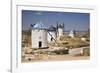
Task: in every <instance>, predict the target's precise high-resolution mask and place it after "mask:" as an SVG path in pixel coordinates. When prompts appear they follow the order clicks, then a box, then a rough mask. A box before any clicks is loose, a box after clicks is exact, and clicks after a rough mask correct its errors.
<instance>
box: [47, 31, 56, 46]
mask: <svg viewBox="0 0 100 73" xmlns="http://www.w3.org/2000/svg"><path fill="white" fill-rule="evenodd" d="M47 32H48V31H47ZM48 33H49V32H48ZM49 35H50V36H51V37H52V38H53V36H52V35H51V34H50V33H49ZM53 40H54V41H55V43H56V45H58V44H57V42H56V40H55V39H54V38H53Z"/></svg>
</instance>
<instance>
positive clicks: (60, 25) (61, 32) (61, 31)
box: [57, 23, 64, 37]
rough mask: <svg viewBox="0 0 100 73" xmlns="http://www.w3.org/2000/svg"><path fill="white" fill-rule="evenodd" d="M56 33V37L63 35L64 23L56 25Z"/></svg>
mask: <svg viewBox="0 0 100 73" xmlns="http://www.w3.org/2000/svg"><path fill="white" fill-rule="evenodd" d="M57 31H58V32H57V36H58V37H61V36H62V35H63V32H64V23H63V24H58V25H57Z"/></svg>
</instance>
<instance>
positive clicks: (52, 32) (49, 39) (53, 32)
mask: <svg viewBox="0 0 100 73" xmlns="http://www.w3.org/2000/svg"><path fill="white" fill-rule="evenodd" d="M49 33H50V34H51V35H52V37H53V38H54V39H56V32H55V31H49ZM49 33H48V35H47V39H48V42H51V38H52V37H51V36H50V34H49ZM54 39H53V41H54Z"/></svg>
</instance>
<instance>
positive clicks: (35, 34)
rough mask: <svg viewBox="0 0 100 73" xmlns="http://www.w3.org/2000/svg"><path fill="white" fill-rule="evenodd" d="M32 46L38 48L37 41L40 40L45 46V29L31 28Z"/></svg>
mask: <svg viewBox="0 0 100 73" xmlns="http://www.w3.org/2000/svg"><path fill="white" fill-rule="evenodd" d="M31 36H32V48H39V41H41V42H42V47H47V31H46V30H38V29H35V30H32V35H31Z"/></svg>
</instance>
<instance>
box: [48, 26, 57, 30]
mask: <svg viewBox="0 0 100 73" xmlns="http://www.w3.org/2000/svg"><path fill="white" fill-rule="evenodd" d="M48 31H56V28H55V27H54V26H51V27H50V28H49V29H48Z"/></svg>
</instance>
